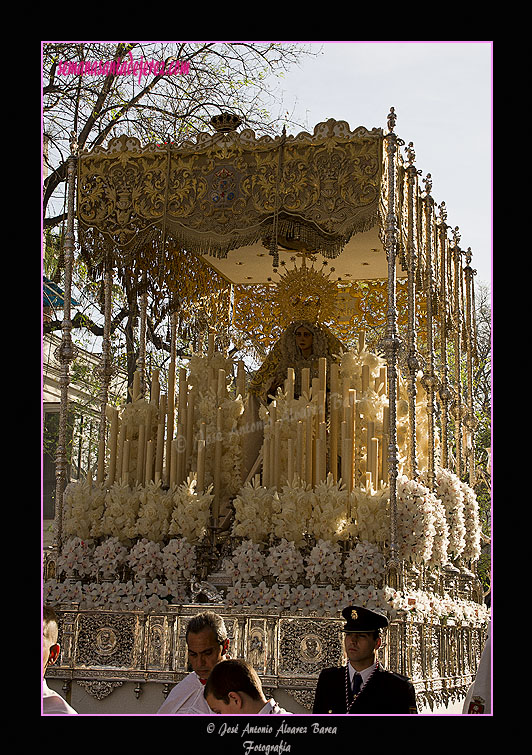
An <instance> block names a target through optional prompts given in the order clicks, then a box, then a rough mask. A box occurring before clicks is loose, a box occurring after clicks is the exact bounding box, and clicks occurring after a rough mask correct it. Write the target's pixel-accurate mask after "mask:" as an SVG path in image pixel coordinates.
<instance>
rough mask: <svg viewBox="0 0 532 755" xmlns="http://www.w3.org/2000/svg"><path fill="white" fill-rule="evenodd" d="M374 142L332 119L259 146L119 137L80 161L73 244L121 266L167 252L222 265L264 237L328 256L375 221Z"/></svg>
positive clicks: (207, 137)
mask: <svg viewBox="0 0 532 755" xmlns="http://www.w3.org/2000/svg"><path fill="white" fill-rule="evenodd" d="M382 139H383V137H382V131H381V130H380V129H372V131H368V130H367V129H366V128H364V127H359V128H357V129H355V130H354V131H350V130H349V126H348V124H347V123H345V122H344V121H334V120H329V121H327V122H326V123H320V124H318V125H317V126H316V127H315V129H314V134H313V135H312V136H311V135H310V134H308V133H300V134H299V135H297V136H286V135H285V134H283V135H281V136H279V137H275V138H271V137H266V136H264V137H261V138H259V139H257V138H255V134H254V132H253V131H251V130H249V129H248V130H244V131H242V132H240V133H237V132H231V133H217V134H215V135H211V134H200V135H199V136H198V138H197V141H196V142H195V143H192V142H185V143H184V144H182V145H180V146H174V145H163V146H158V145H153V144H150V145H147V146H144V147H143V146H141V144H140V142H139V141H138V139H136V138H134V137H128V136H120V137H118V138H115V139H112V140H111V141H110V143H109V145H108V146H107V148H103V147H97V148H95V149H94V150H93V151H92V152H82V153H81V154H80V156H79V160H78V201H77V208H78V209H77V212H78V222H79V233H80V240H81V243H82V246H83V247H84V251H85V252H86V253H88V254H89V256H91V257H92V258H93V260H94V261H96V260H97V259H99V257H100V253H101V252H103V251H105V250H109V251H112V252H113V253H114V254H118V256H119V257H118V262H119V264H130V263H131V262H132V261H133V260H134V259H135V258H138V256H139V254H140V255H141V256H145V255H146V250H150V253H153V252H154V251H155V250H156V249H159V250H162V249H165V248H166V249H168V248H169V247H173V248H174V249H175V250H176V251H177V250H179V249H187V251H192V252H195V253H196V254H209V255H212V256H215V257H226V256H227V254H228V252H229V251H230V250H231V249H236V248H238V247H241V246H246V245H248V244H252V243H256V242H260V241H262V243H263V244H264V245H265V246H266V247H270V244H271V242H272V238H273V240H274V241H275V240H278V241H279V243H281V244H283V242H284V243H286V244H288V245H290V244H291V243H294V244H298V243H299V244H303V245H305V246H306V247H307V248H311V249H312V250H313V251H315V252H321V253H322V254H323V255H324V256H326V257H329V258H333V257H336V256H338V255H339V254H340V252H341V251H342V249H343V247H344V245H345V244H346V243H347V241H348V240H349V239H350V237H351V236H352V235H353V234H354V233H357V232H360V231H364V230H369V229H370V228H371V227H373V226H374V225H375V223H376V222H377V220H378V211H379V197H380V182H381V172H382ZM158 256H160V255H158ZM163 256H166V255H163Z"/></svg>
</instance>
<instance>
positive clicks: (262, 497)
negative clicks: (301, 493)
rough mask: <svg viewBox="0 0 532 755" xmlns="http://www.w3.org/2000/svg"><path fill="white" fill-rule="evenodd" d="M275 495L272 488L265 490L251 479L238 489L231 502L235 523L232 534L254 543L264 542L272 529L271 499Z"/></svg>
mask: <svg viewBox="0 0 532 755" xmlns="http://www.w3.org/2000/svg"><path fill="white" fill-rule="evenodd" d="M276 495H277V493H276V491H275V490H273V489H272V488H265V487H263V486H262V485H260V483H259V482H258V481H256V480H255V479H253V480H252V481H251V482H248V483H247V484H246V485H244V487H243V488H241V489H240V491H239V493H238V495H237V496H236V498H235V499H234V500H233V505H234V509H235V521H234V523H233V529H232V534H233V535H235V536H237V537H244V538H248V539H249V540H252V541H253V542H255V543H259V542H264V541H266V540H267V538H268V537H269V534H270V532H271V527H272V506H273V499H274V497H275V496H276Z"/></svg>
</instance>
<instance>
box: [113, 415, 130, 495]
mask: <svg viewBox="0 0 532 755" xmlns="http://www.w3.org/2000/svg"><path fill="white" fill-rule="evenodd" d="M119 425H120V429H119V431H118V441H117V443H116V471H115V476H114V480H121V479H122V462H123V457H124V441H125V440H126V432H127V426H126V424H125V422H124V421H123V420H122V421H120V423H119ZM114 480H113V482H114Z"/></svg>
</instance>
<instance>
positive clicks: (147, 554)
mask: <svg viewBox="0 0 532 755" xmlns="http://www.w3.org/2000/svg"><path fill="white" fill-rule="evenodd" d="M127 564H128V565H129V567H130V568H131V569H132V570H133V572H134V574H135V580H136V581H141V580H143V579H150V578H151V579H154V578H156V577H160V576H161V575H162V573H163V557H162V553H161V547H160V545H159V543H155V542H153V541H152V540H147V539H146V538H142V540H139V541H138V543H135V545H134V546H133V547H132V548H131V550H130V551H129V554H128V556H127Z"/></svg>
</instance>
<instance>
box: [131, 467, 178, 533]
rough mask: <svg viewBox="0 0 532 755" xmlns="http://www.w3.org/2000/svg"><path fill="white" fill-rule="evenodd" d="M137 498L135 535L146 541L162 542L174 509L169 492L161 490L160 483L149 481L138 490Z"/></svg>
mask: <svg viewBox="0 0 532 755" xmlns="http://www.w3.org/2000/svg"><path fill="white" fill-rule="evenodd" d="M138 497H139V509H138V514H137V520H136V527H135V531H136V534H137V535H138V536H140V537H145V538H147V539H148V540H154V541H155V542H158V543H160V542H162V541H163V540H164V538H165V537H166V536H167V534H168V528H169V518H170V515H171V513H172V511H173V507H174V502H173V499H172V494H171V492H169V491H166V490H163V489H162V487H161V483H160V482H157V483H155V482H152V481H149V482H148V483H147V484H146V485H145V486H143V487H141V488H139V490H138Z"/></svg>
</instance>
